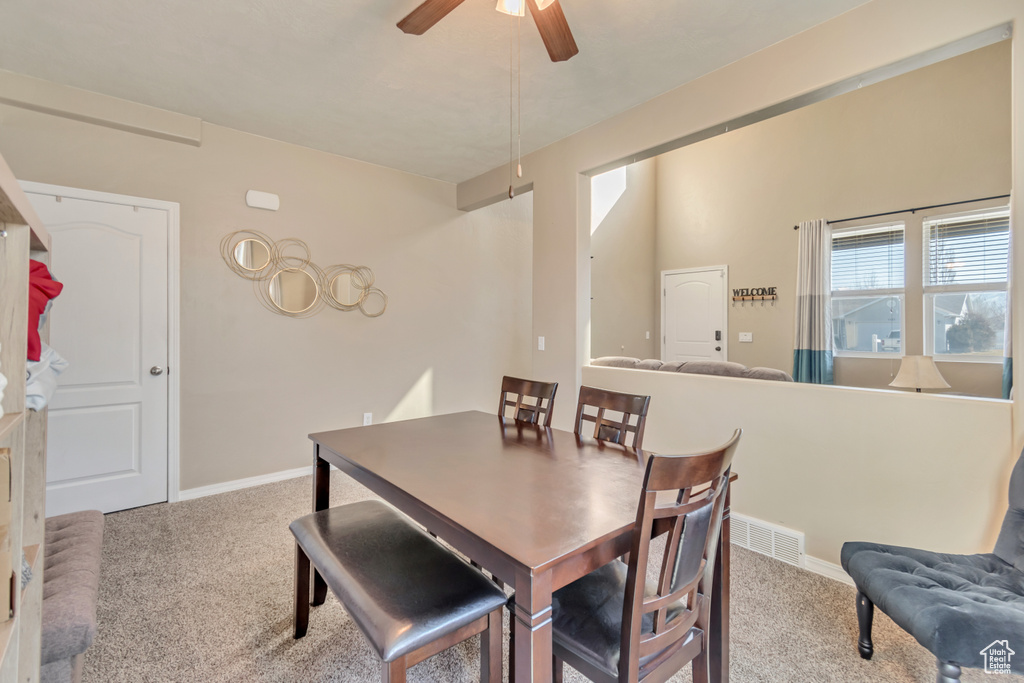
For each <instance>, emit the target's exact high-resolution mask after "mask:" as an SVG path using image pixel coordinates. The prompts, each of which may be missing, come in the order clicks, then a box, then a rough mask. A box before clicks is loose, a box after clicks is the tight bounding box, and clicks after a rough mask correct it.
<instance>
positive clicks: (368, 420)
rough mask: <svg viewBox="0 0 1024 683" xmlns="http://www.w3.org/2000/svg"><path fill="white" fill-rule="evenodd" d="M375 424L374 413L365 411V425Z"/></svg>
mask: <svg viewBox="0 0 1024 683" xmlns="http://www.w3.org/2000/svg"><path fill="white" fill-rule="evenodd" d="M372 424H373V413H363V426H364V427H365V426H366V425H372Z"/></svg>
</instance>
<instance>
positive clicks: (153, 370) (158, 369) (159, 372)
mask: <svg viewBox="0 0 1024 683" xmlns="http://www.w3.org/2000/svg"><path fill="white" fill-rule="evenodd" d="M149 374H151V375H154V376H156V375H162V374H164V369H163V368H162V367H160V366H159V365H154V366H153V367H151V368H150V369H149Z"/></svg>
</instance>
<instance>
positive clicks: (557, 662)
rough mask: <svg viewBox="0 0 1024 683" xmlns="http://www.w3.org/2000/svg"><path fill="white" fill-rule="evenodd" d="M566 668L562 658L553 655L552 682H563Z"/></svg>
mask: <svg viewBox="0 0 1024 683" xmlns="http://www.w3.org/2000/svg"><path fill="white" fill-rule="evenodd" d="M564 668H565V667H563V666H562V660H561V659H559V658H558V655H551V683H563V681H562V677H563V676H564V675H565V671H564Z"/></svg>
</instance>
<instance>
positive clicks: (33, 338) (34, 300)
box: [28, 259, 64, 360]
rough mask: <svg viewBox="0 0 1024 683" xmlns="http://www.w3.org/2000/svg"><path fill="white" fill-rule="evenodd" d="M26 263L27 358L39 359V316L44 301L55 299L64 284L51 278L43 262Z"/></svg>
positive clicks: (42, 309)
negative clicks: (27, 265) (27, 264)
mask: <svg viewBox="0 0 1024 683" xmlns="http://www.w3.org/2000/svg"><path fill="white" fill-rule="evenodd" d="M28 263H29V270H28V359H29V360H39V354H40V353H41V352H42V346H40V341H39V316H41V315H42V314H43V311H45V310H46V302H47V301H49V300H50V299H56V298H57V295H58V294H60V292H61V290H62V289H64V285H62V284H61V283H59V282H57V281H56V280H54V279H53V277H52V276H51V275H50V271H49V269H48V268H47V267H46V264H45V263H40V262H39V261H36V260H34V259H29V262H28Z"/></svg>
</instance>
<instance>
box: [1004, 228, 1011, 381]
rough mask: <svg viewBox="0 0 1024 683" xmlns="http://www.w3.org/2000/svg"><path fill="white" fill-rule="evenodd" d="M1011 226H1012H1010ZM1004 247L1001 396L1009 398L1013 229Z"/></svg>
mask: <svg viewBox="0 0 1024 683" xmlns="http://www.w3.org/2000/svg"><path fill="white" fill-rule="evenodd" d="M1011 227H1012V226H1011ZM1009 234H1010V243H1009V245H1008V246H1007V249H1006V261H1007V267H1006V327H1005V328H1004V329H1003V398H1005V399H1009V398H1010V393H1011V391H1012V390H1013V344H1012V342H1013V331H1012V323H1013V302H1012V301H1011V297H1012V296H1013V293H1012V289H1013V230H1010V231H1009Z"/></svg>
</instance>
